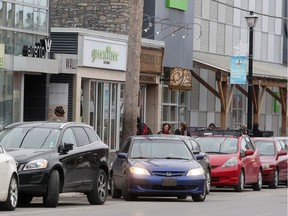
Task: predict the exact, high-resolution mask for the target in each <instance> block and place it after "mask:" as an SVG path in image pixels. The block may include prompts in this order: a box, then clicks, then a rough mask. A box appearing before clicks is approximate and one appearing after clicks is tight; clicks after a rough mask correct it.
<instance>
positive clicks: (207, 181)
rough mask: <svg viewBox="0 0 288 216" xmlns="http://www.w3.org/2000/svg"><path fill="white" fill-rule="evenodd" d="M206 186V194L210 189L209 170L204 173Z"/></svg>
mask: <svg viewBox="0 0 288 216" xmlns="http://www.w3.org/2000/svg"><path fill="white" fill-rule="evenodd" d="M206 187H207V193H206V194H209V193H210V190H211V174H210V171H209V170H208V171H207V173H206Z"/></svg>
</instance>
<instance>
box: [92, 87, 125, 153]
mask: <svg viewBox="0 0 288 216" xmlns="http://www.w3.org/2000/svg"><path fill="white" fill-rule="evenodd" d="M122 86H123V85H122ZM121 95H123V94H122V93H121V84H120V83H108V82H107V83H106V82H92V83H91V93H90V125H91V126H93V127H94V128H95V130H96V132H97V133H98V135H99V137H100V138H101V140H102V141H103V142H104V143H106V144H107V145H108V146H109V148H110V149H114V150H115V149H116V148H117V147H118V144H119V140H120V133H121V126H120V122H121V121H120V117H121V110H122V112H123V109H121V108H122V104H123V103H122V102H121ZM122 101H123V99H122Z"/></svg>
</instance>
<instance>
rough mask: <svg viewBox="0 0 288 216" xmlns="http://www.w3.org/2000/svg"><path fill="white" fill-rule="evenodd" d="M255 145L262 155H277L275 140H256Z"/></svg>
mask: <svg viewBox="0 0 288 216" xmlns="http://www.w3.org/2000/svg"><path fill="white" fill-rule="evenodd" d="M255 145H256V148H257V151H258V152H259V154H260V155H271V156H272V155H275V149H274V143H273V141H265V140H256V141H255Z"/></svg>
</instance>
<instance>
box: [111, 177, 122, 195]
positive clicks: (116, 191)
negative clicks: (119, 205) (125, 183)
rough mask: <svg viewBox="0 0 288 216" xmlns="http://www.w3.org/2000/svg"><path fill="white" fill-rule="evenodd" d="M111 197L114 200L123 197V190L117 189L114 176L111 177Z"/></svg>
mask: <svg viewBox="0 0 288 216" xmlns="http://www.w3.org/2000/svg"><path fill="white" fill-rule="evenodd" d="M111 196H112V198H120V197H121V196H122V193H121V190H119V189H118V188H116V185H115V182H114V180H113V176H112V177H111Z"/></svg>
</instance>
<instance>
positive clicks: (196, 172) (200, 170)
mask: <svg viewBox="0 0 288 216" xmlns="http://www.w3.org/2000/svg"><path fill="white" fill-rule="evenodd" d="M204 174H205V171H204V169H203V168H202V167H199V168H196V169H191V170H189V172H188V173H187V176H199V175H204Z"/></svg>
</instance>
